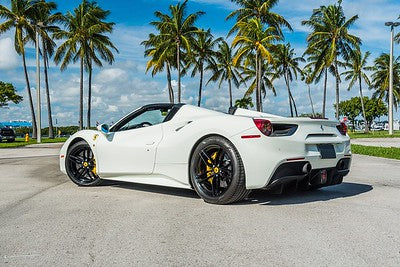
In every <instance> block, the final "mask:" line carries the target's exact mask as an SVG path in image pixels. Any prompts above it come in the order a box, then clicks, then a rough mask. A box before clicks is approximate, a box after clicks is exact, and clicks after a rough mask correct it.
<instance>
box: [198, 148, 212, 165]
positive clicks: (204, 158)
mask: <svg viewBox="0 0 400 267" xmlns="http://www.w3.org/2000/svg"><path fill="white" fill-rule="evenodd" d="M199 156H200V158H201V160H202V161H203V162H204V164H205V165H207V166H208V167H213V164H212V162H213V161H212V160H211V158H210V157H209V156H208V155H207V153H206V152H205V151H204V149H203V150H202V151H200V153H199Z"/></svg>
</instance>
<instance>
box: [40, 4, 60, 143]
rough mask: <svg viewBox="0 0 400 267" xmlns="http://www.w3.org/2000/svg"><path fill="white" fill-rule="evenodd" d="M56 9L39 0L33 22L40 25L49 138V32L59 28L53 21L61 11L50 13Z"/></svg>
mask: <svg viewBox="0 0 400 267" xmlns="http://www.w3.org/2000/svg"><path fill="white" fill-rule="evenodd" d="M56 9H57V4H56V3H55V2H46V1H44V0H41V1H40V2H39V3H38V8H37V12H36V13H35V23H38V24H39V23H40V24H41V26H40V27H38V28H37V29H38V31H39V35H40V37H41V39H42V43H41V45H42V51H41V52H42V56H43V66H44V68H43V69H44V80H45V86H46V101H47V117H48V122H49V138H54V131H53V119H52V115H51V100H50V89H49V77H48V68H49V58H51V57H52V56H53V53H54V50H55V47H56V43H55V42H54V41H53V39H52V38H51V37H50V34H51V33H54V32H55V31H57V30H58V29H59V27H58V26H56V25H55V23H57V22H59V21H60V18H61V16H62V15H61V13H55V14H52V12H53V11H54V10H56Z"/></svg>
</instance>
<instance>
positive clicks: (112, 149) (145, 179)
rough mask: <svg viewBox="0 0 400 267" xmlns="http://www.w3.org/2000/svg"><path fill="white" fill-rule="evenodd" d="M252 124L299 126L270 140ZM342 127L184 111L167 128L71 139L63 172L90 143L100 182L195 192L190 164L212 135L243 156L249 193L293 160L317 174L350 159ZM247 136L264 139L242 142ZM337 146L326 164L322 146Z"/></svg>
mask: <svg viewBox="0 0 400 267" xmlns="http://www.w3.org/2000/svg"><path fill="white" fill-rule="evenodd" d="M253 118H263V119H268V120H270V121H271V122H272V123H273V124H274V123H285V124H297V125H298V129H297V131H296V132H295V133H294V134H293V135H291V136H280V137H267V136H264V135H263V134H262V133H261V132H260V131H259V130H258V128H256V127H255V124H254V122H253ZM337 124H338V123H337V122H334V121H328V120H315V119H310V118H285V117H280V116H275V115H271V114H266V113H260V112H256V111H248V110H243V109H237V110H236V112H235V115H230V114H225V113H221V112H216V111H211V110H208V109H204V108H199V107H194V106H191V105H183V106H182V107H181V108H180V109H179V111H178V112H177V113H176V114H175V116H174V117H173V118H172V119H171V120H169V121H167V122H164V123H161V124H158V125H153V126H150V127H143V128H139V129H132V130H127V131H121V132H115V133H109V134H104V133H102V132H100V131H93V130H84V131H80V132H78V133H76V134H74V135H73V136H71V137H70V138H69V139H68V140H67V142H66V143H65V144H64V146H63V147H62V149H61V152H60V168H61V171H63V172H64V173H66V170H65V156H66V154H67V150H68V147H69V146H70V145H71V142H74V141H76V140H79V139H83V140H85V141H86V142H87V143H88V144H89V145H90V146H91V148H92V150H93V153H94V156H95V159H96V164H97V172H98V175H99V176H100V177H101V178H105V179H111V180H120V181H129V182H137V183H145V184H155V185H162V186H172V187H181V188H191V185H190V182H189V180H190V179H189V162H190V156H191V152H192V149H193V148H194V147H195V146H196V143H197V142H198V141H199V140H201V139H202V138H204V137H205V136H209V135H219V136H222V137H224V138H226V139H228V140H229V141H230V142H232V143H233V145H234V146H235V147H236V149H237V150H238V152H239V154H240V157H241V159H242V161H243V165H244V169H245V175H246V188H247V189H257V188H264V187H265V186H266V185H267V184H268V182H269V181H270V179H271V177H272V175H273V173H274V171H275V170H276V169H277V168H278V166H279V165H280V164H281V163H284V162H287V161H288V159H289V160H291V159H296V158H304V159H303V160H305V161H308V162H309V163H310V164H311V166H312V168H313V169H319V168H331V167H334V166H336V164H337V163H338V161H339V160H341V159H343V158H351V150H350V139H349V137H348V136H347V135H346V136H343V135H341V134H340V133H339V131H338V130H337V128H336V125H337ZM243 135H261V137H260V138H252V139H243V138H242V136H243ZM324 143H325V144H333V145H334V147H335V151H336V158H335V159H321V155H320V152H319V151H318V149H317V145H318V144H324Z"/></svg>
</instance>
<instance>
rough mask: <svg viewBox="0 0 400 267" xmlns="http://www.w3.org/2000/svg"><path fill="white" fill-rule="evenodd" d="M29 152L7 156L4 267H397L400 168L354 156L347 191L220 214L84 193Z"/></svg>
mask: <svg viewBox="0 0 400 267" xmlns="http://www.w3.org/2000/svg"><path fill="white" fill-rule="evenodd" d="M31 149H39V148H37V147H36V148H20V149H19V150H14V151H12V152H10V151H9V152H7V156H6V154H5V151H6V150H0V157H2V158H1V159H0V266H67V265H73V266H87V265H89V266H161V265H162V266H182V265H192V266H194V265H195V266H233V265H239V266H244V265H246V266H288V265H295V266H305V265H311V266H337V265H341V266H380V265H384V266H400V161H396V160H388V159H381V158H374V157H368V156H360V155H354V158H353V166H352V169H351V172H350V174H349V175H348V176H347V177H346V178H345V181H344V183H343V184H341V185H337V186H332V187H327V188H324V189H320V190H317V191H314V192H297V193H286V194H283V195H272V194H269V193H267V192H264V191H256V192H253V193H252V194H251V195H250V197H249V199H248V200H246V201H244V202H242V203H238V204H235V205H228V206H217V205H210V204H207V203H205V202H203V201H202V200H201V199H199V198H198V197H197V196H196V194H195V193H194V192H193V191H190V190H183V189H174V188H166V187H158V186H148V185H140V184H129V183H122V182H121V183H119V182H107V181H106V182H105V184H104V185H103V186H99V187H91V188H82V187H78V186H76V185H75V184H73V183H72V182H70V181H69V180H68V178H67V177H66V176H65V175H64V174H62V173H60V171H59V170H58V158H57V156H54V155H53V154H57V152H58V149H59V147H57V146H56V147H52V146H50V147H47V148H46V147H45V148H40V149H42V150H41V151H42V152H41V154H40V156H33V155H35V153H37V152H35V151H33V150H31ZM3 152H4V153H3ZM18 155H19V156H23V157H17V156H18Z"/></svg>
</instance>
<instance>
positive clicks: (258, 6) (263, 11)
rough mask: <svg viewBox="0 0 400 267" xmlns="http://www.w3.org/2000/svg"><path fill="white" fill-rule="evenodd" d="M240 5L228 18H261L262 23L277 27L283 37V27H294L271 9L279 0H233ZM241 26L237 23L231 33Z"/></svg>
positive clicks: (238, 19)
mask: <svg viewBox="0 0 400 267" xmlns="http://www.w3.org/2000/svg"><path fill="white" fill-rule="evenodd" d="M231 1H232V2H234V3H235V4H237V5H239V8H238V9H236V10H234V11H232V12H231V13H230V14H229V15H228V16H227V17H226V19H227V20H229V19H231V18H236V22H241V21H247V20H250V19H253V18H256V19H259V20H260V21H261V23H263V24H266V25H268V26H272V27H274V28H276V29H277V32H278V34H279V35H280V36H281V37H283V33H282V27H286V28H288V29H289V30H290V31H291V30H292V27H291V25H290V23H289V22H288V21H287V20H286V19H285V18H284V17H283V16H282V15H280V14H278V13H275V12H272V11H271V9H272V8H273V7H274V6H276V5H277V4H278V2H279V0H231ZM239 28H240V27H239V26H238V24H237V23H236V24H235V25H234V26H233V27H232V29H231V30H230V32H229V34H231V33H233V32H235V31H237V30H238V29H239Z"/></svg>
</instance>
